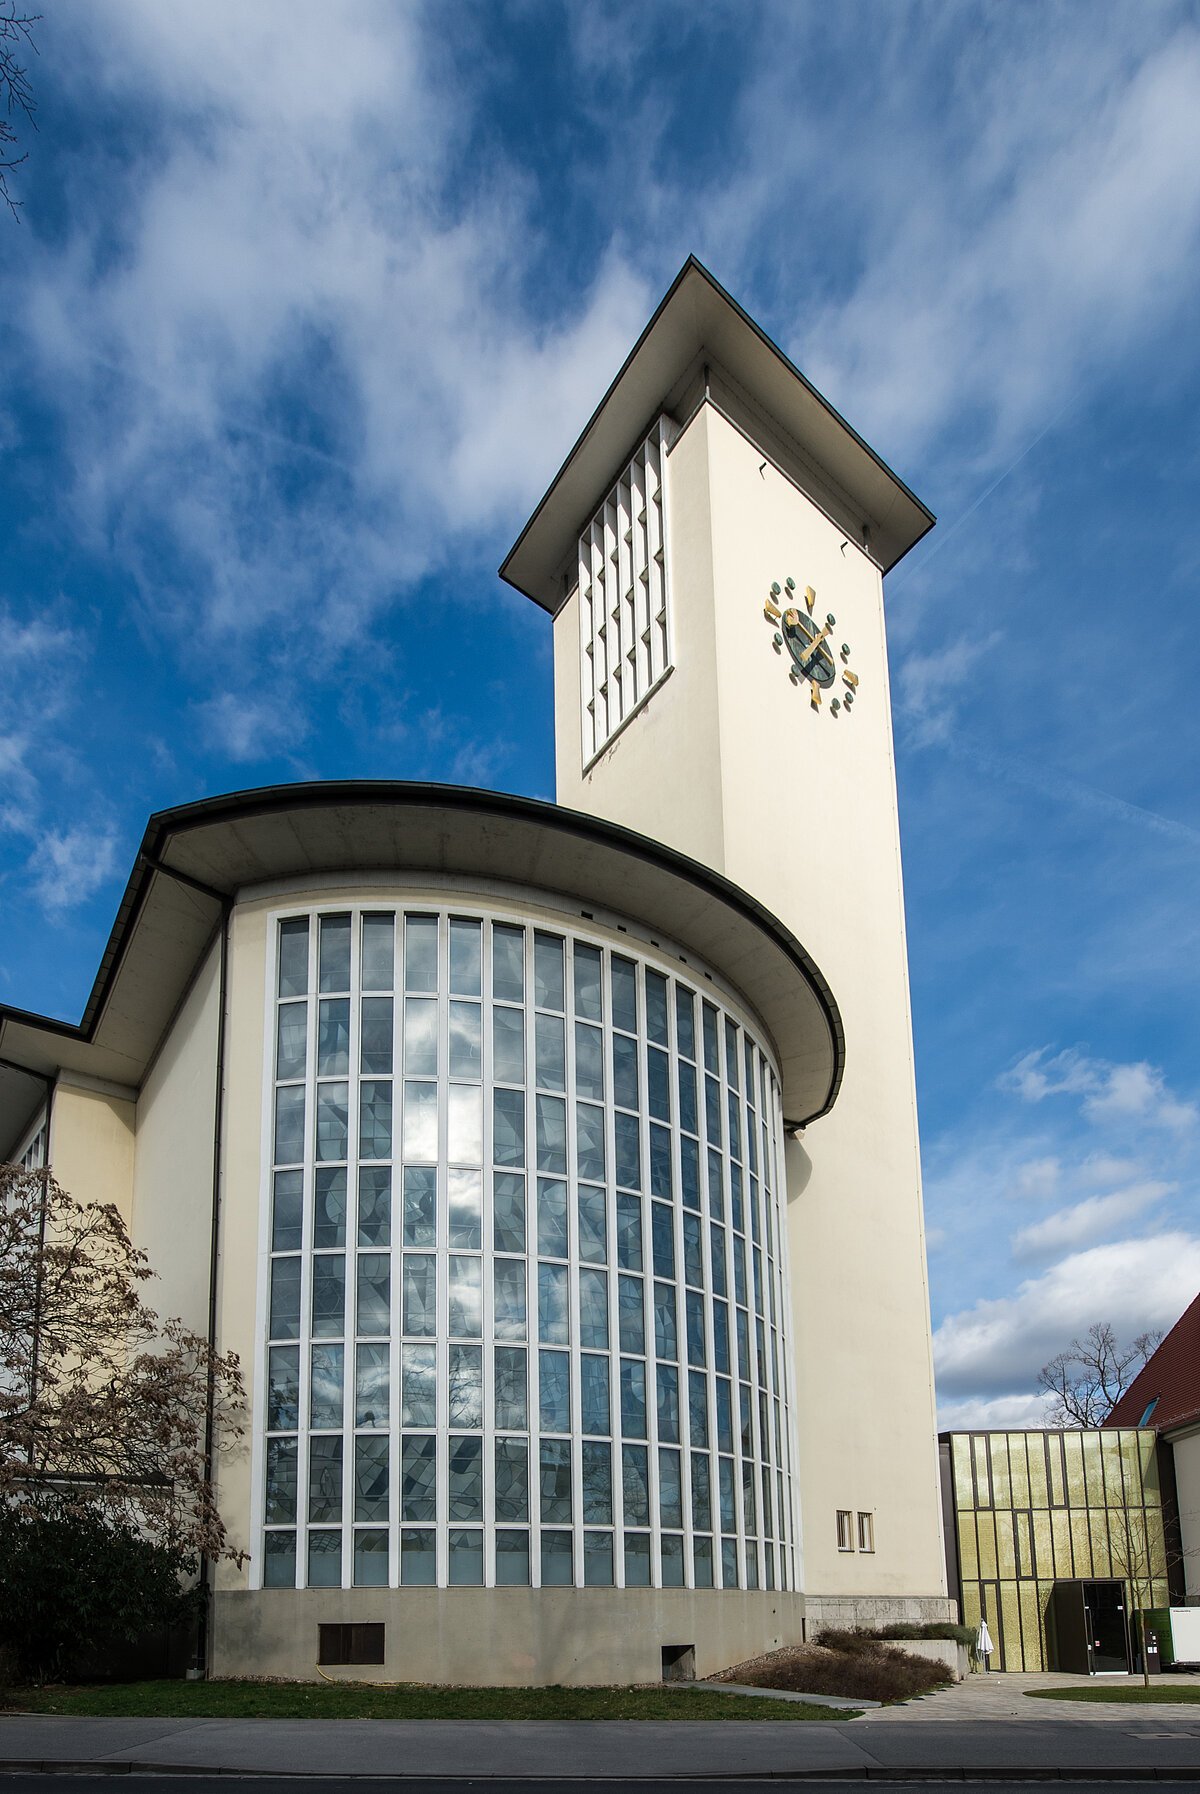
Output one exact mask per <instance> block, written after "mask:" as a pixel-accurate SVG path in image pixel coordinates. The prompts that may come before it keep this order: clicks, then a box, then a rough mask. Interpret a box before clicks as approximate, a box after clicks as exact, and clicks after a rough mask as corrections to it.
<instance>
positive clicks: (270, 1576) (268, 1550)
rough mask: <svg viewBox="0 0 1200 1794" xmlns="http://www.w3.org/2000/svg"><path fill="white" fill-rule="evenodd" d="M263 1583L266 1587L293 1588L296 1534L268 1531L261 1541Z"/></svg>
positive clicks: (294, 1582) (294, 1580) (294, 1583)
mask: <svg viewBox="0 0 1200 1794" xmlns="http://www.w3.org/2000/svg"><path fill="white" fill-rule="evenodd" d="M263 1583H264V1585H265V1587H267V1588H295V1586H296V1535H295V1533H294V1532H269V1533H267V1534H266V1537H265V1538H264V1541H263Z"/></svg>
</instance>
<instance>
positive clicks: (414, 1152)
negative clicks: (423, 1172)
mask: <svg viewBox="0 0 1200 1794" xmlns="http://www.w3.org/2000/svg"><path fill="white" fill-rule="evenodd" d="M437 1156H438V1150H437V1085H436V1084H406V1085H405V1086H404V1157H405V1158H406V1159H407V1160H409V1161H410V1162H412V1163H417V1164H421V1163H423V1164H429V1165H432V1164H434V1163H435V1162H436V1160H437Z"/></svg>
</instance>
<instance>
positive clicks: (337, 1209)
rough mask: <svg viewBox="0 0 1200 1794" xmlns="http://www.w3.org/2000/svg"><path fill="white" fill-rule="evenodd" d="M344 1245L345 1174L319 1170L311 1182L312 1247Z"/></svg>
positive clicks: (339, 1171) (337, 1171)
mask: <svg viewBox="0 0 1200 1794" xmlns="http://www.w3.org/2000/svg"><path fill="white" fill-rule="evenodd" d="M345 1244H346V1173H345V1172H344V1171H342V1170H336V1171H332V1170H328V1169H326V1170H319V1171H318V1172H317V1174H316V1177H315V1179H314V1181H313V1245H314V1247H316V1248H318V1249H320V1248H321V1247H322V1246H344V1245H345Z"/></svg>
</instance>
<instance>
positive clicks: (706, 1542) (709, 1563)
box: [692, 1539, 713, 1588]
mask: <svg viewBox="0 0 1200 1794" xmlns="http://www.w3.org/2000/svg"><path fill="white" fill-rule="evenodd" d="M692 1565H693V1570H694V1575H695V1583H696V1587H697V1588H711V1587H712V1586H713V1547H712V1540H711V1539H697V1540H696V1541H695V1543H694V1544H693V1546H692Z"/></svg>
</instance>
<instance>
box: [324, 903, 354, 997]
mask: <svg viewBox="0 0 1200 1794" xmlns="http://www.w3.org/2000/svg"><path fill="white" fill-rule="evenodd" d="M320 963H321V970H320V981H319V988H320V989H321V990H349V989H350V918H349V916H322V917H321V951H320Z"/></svg>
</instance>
